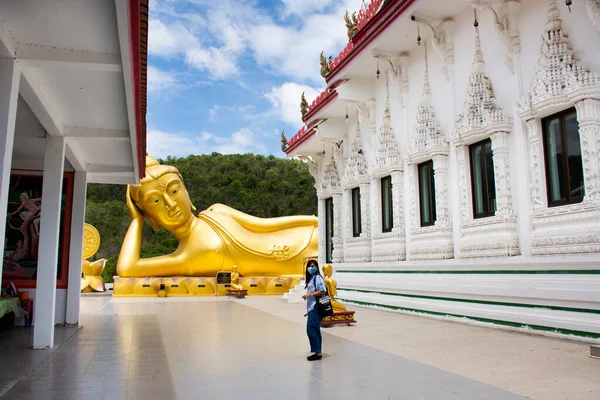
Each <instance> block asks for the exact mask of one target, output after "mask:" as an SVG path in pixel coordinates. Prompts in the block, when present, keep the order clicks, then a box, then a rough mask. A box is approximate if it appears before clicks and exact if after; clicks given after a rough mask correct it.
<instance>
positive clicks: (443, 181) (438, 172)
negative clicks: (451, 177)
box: [433, 155, 451, 227]
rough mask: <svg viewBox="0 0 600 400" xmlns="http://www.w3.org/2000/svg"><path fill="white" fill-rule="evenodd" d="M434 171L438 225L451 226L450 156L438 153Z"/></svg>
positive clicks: (435, 157) (435, 158)
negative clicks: (449, 207) (449, 204)
mask: <svg viewBox="0 0 600 400" xmlns="http://www.w3.org/2000/svg"><path fill="white" fill-rule="evenodd" d="M433 171H434V175H435V208H436V221H435V224H436V225H442V226H444V227H446V226H450V223H451V222H450V221H451V219H450V213H449V210H448V156H447V155H437V156H434V157H433Z"/></svg>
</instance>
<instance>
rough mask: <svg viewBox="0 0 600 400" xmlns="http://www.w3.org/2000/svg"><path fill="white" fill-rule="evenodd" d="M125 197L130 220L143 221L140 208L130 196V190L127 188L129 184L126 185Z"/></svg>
mask: <svg viewBox="0 0 600 400" xmlns="http://www.w3.org/2000/svg"><path fill="white" fill-rule="evenodd" d="M125 197H126V198H127V211H129V216H130V217H131V220H132V221H135V220H139V221H141V222H142V223H143V222H144V216H143V215H142V213H141V212H140V209H139V208H138V207H137V206H136V205H135V203H134V202H133V199H132V198H131V191H130V190H129V185H127V193H126V194H125Z"/></svg>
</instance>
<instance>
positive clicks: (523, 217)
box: [494, 2, 533, 256]
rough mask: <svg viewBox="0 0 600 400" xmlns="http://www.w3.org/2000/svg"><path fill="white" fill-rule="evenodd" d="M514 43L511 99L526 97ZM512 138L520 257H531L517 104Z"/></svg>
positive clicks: (525, 159)
mask: <svg viewBox="0 0 600 400" xmlns="http://www.w3.org/2000/svg"><path fill="white" fill-rule="evenodd" d="M517 6H518V4H516V3H515V2H510V3H508V7H509V13H513V15H512V16H510V17H509V18H512V20H513V21H514V18H515V17H514V13H515V12H516V7H517ZM513 28H514V26H513ZM511 40H512V48H513V54H512V59H513V66H514V71H515V73H514V74H513V75H512V79H511V82H512V92H513V94H512V97H513V98H514V99H518V98H521V96H522V95H523V79H522V76H523V71H522V68H521V55H520V51H521V49H520V40H519V36H518V32H516V34H513V35H511ZM511 136H512V138H511V139H512V149H510V150H509V151H510V154H509V171H510V173H511V177H510V183H511V185H512V186H513V187H514V188H516V190H515V191H514V192H513V202H514V203H513V204H514V209H515V212H516V213H517V224H518V233H519V245H520V247H521V255H523V256H529V255H531V232H532V229H533V225H532V221H531V207H530V204H531V199H530V187H531V174H530V173H529V171H530V167H529V166H530V162H531V159H530V154H528V151H527V149H528V147H529V143H528V140H527V135H526V127H525V123H524V122H523V120H522V119H521V116H520V115H519V112H518V109H517V107H516V106H515V105H514V104H513V131H512V133H511ZM494 157H495V156H494Z"/></svg>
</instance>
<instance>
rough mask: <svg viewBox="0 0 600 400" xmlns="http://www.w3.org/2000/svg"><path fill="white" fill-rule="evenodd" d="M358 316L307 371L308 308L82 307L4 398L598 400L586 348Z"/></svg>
mask: <svg viewBox="0 0 600 400" xmlns="http://www.w3.org/2000/svg"><path fill="white" fill-rule="evenodd" d="M356 311H357V314H356V318H357V320H358V324H356V325H355V326H352V327H348V326H337V327H333V328H328V329H324V332H325V334H324V350H323V351H324V353H325V357H324V359H323V360H322V361H320V362H312V363H310V362H307V361H306V359H305V356H306V355H308V354H309V353H308V348H309V347H308V340H307V338H306V335H305V330H304V329H305V328H304V323H305V319H304V317H303V314H304V305H303V304H287V303H281V302H279V301H278V300H277V299H276V298H275V297H248V298H246V299H240V300H230V299H226V298H168V299H117V298H115V299H111V298H105V297H104V298H102V297H93V298H83V299H82V318H81V319H82V323H83V325H84V327H83V328H82V329H80V330H79V332H78V333H77V334H76V335H74V336H73V337H72V338H71V339H69V340H68V341H67V342H66V343H65V344H63V345H62V346H61V347H59V348H58V349H55V350H54V351H53V352H52V353H50V354H49V355H48V356H47V357H46V358H45V359H44V360H43V361H42V362H41V364H39V365H38V366H37V367H36V368H35V369H34V370H33V371H31V372H30V373H29V374H27V375H26V376H25V377H24V379H22V380H21V382H20V383H19V384H17V385H16V386H14V387H13V388H12V389H11V390H10V391H9V392H8V393H7V394H6V395H5V396H4V397H2V398H7V399H47V398H48V399H50V398H57V399H102V398H106V399H119V398H127V399H129V398H132V399H137V398H140V399H142V398H143V399H234V398H235V399H239V398H245V399H259V398H260V399H279V398H284V399H518V398H523V397H522V396H529V397H532V398H540V399H565V398H569V399H597V398H600V381H599V377H600V360H593V359H590V358H588V357H587V352H588V349H589V346H588V345H587V344H584V343H580V342H571V341H567V340H559V339H552V338H544V337H539V336H533V335H526V334H522V333H514V332H507V331H501V330H496V329H489V328H482V327H474V326H469V325H463V324H457V323H452V322H444V321H437V320H431V319H426V318H420V317H415V316H409V315H403V314H397V313H392V312H386V311H379V310H372V309H365V308H356Z"/></svg>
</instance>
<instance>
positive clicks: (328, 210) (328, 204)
mask: <svg viewBox="0 0 600 400" xmlns="http://www.w3.org/2000/svg"><path fill="white" fill-rule="evenodd" d="M334 218H335V215H334V213H333V197H328V198H326V199H325V262H326V263H332V262H333V236H334V234H335V231H334V229H335V223H334Z"/></svg>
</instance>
